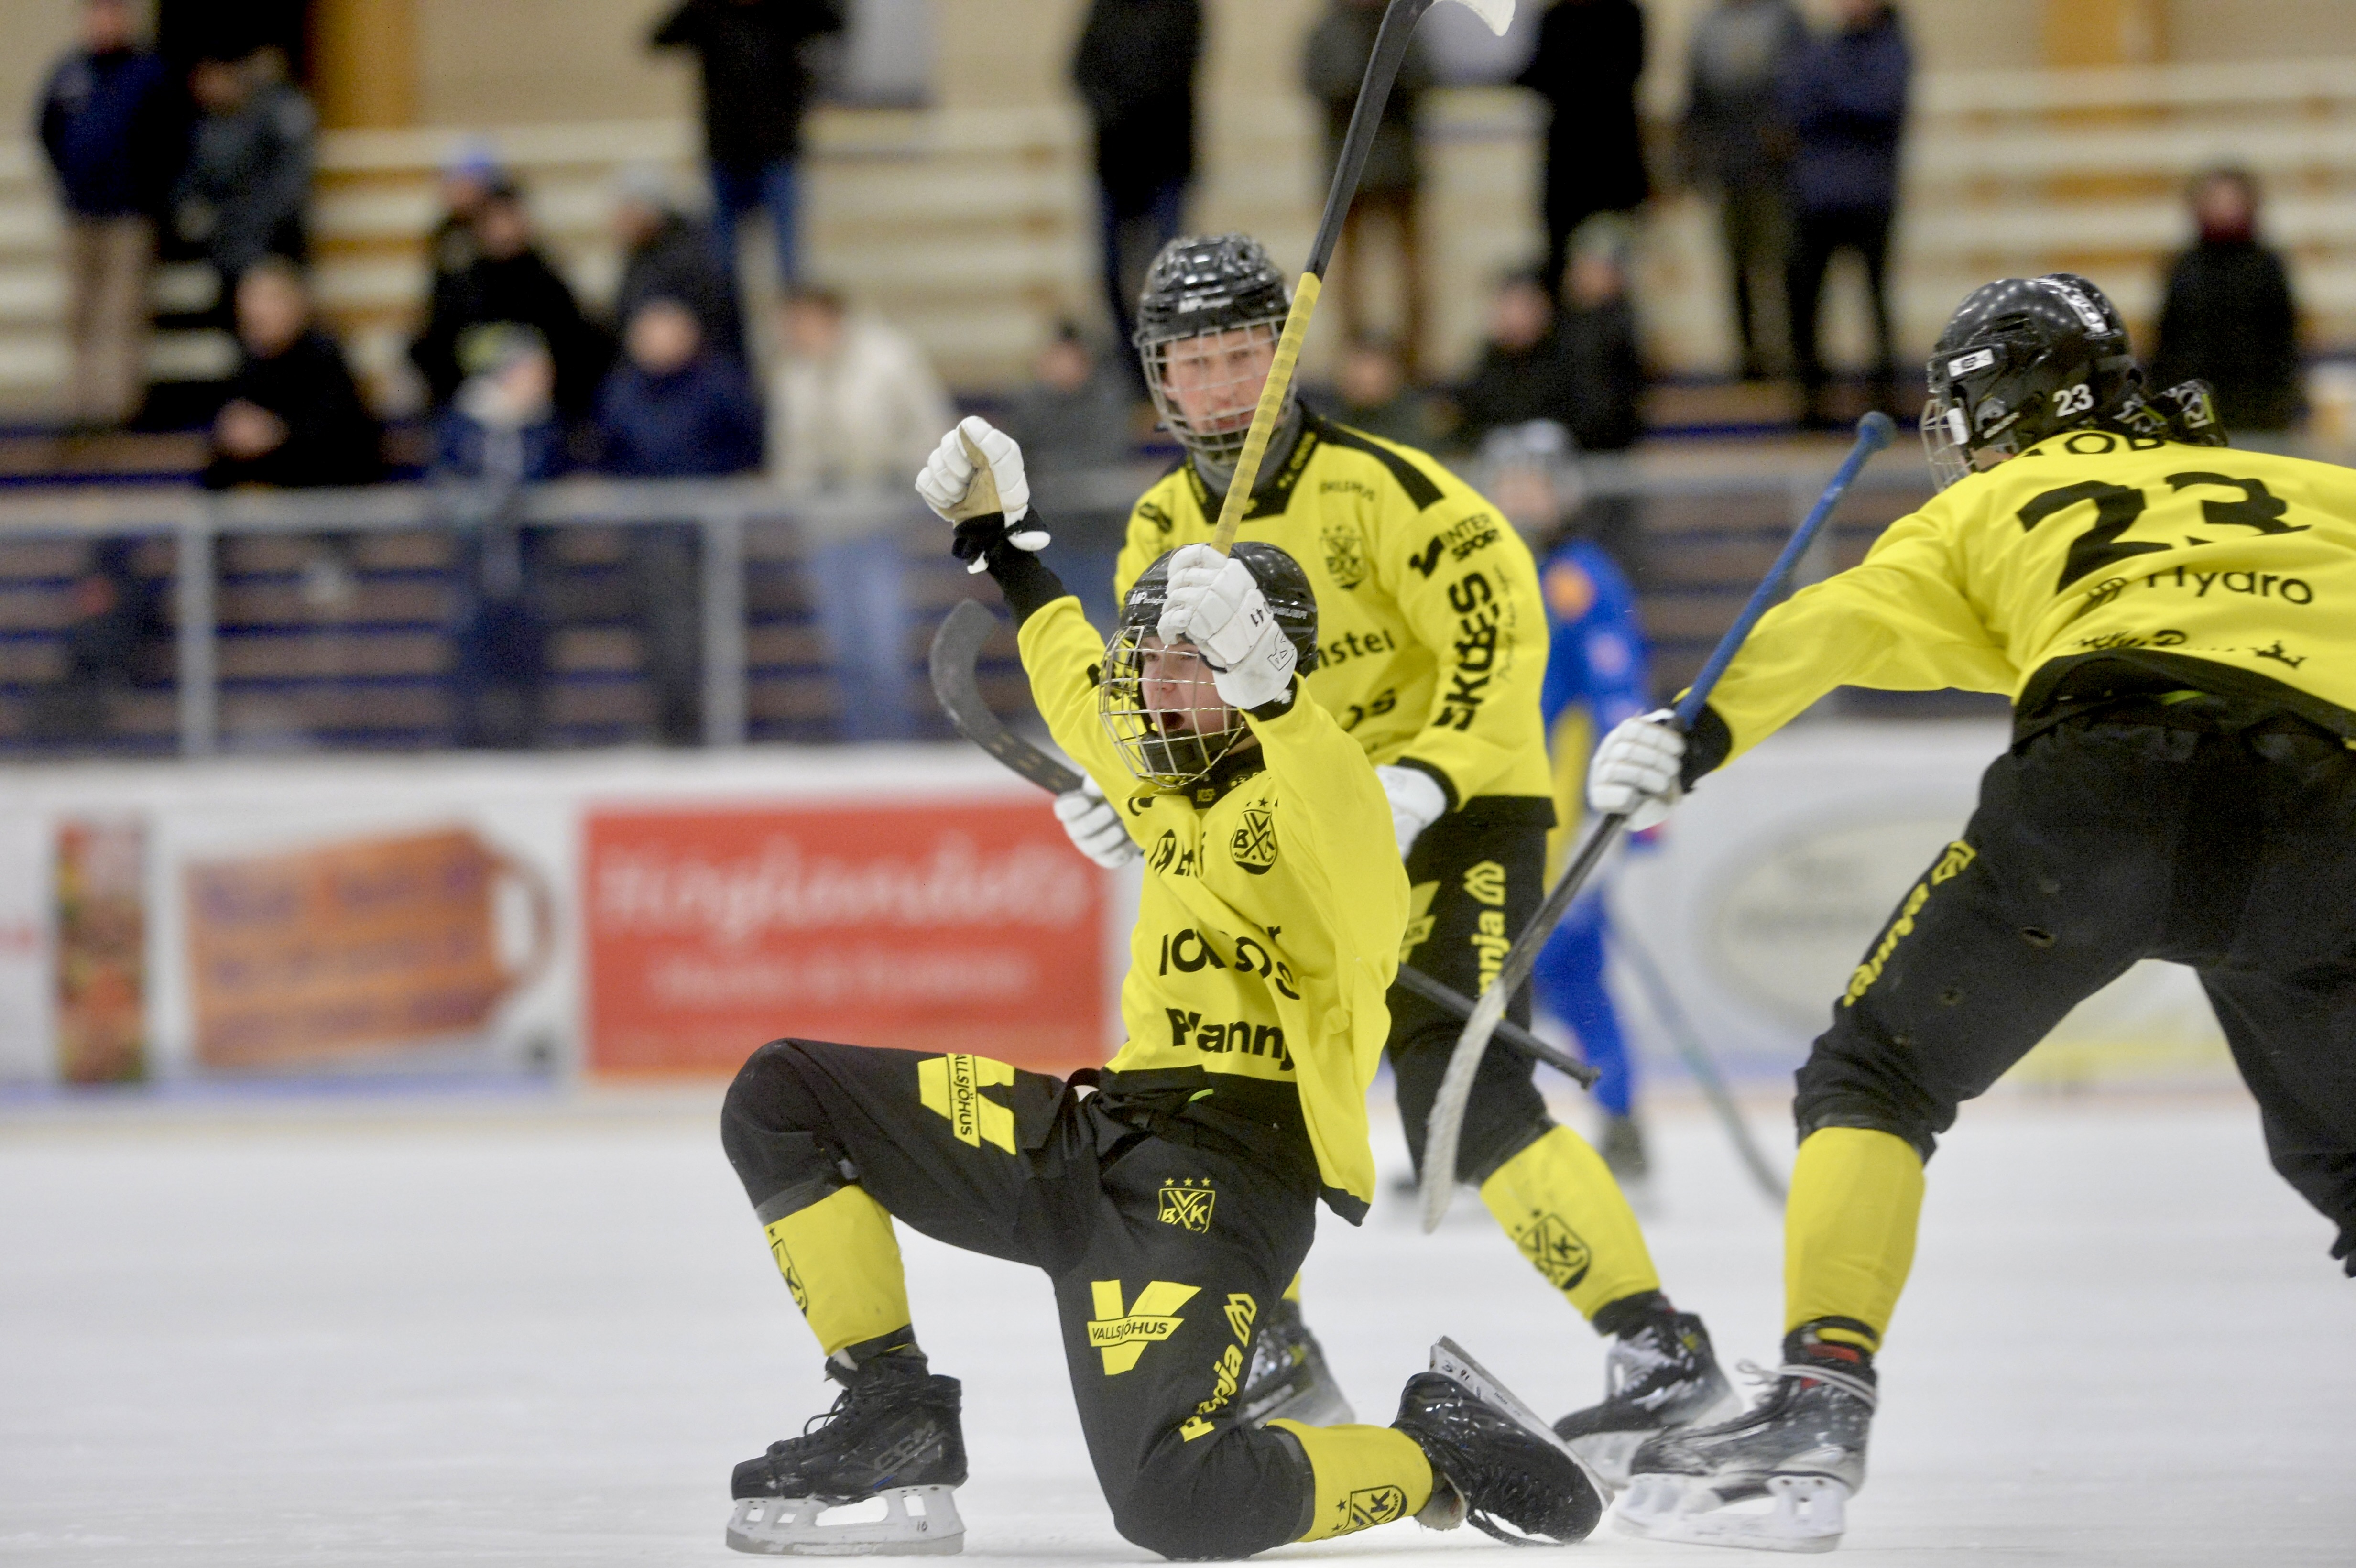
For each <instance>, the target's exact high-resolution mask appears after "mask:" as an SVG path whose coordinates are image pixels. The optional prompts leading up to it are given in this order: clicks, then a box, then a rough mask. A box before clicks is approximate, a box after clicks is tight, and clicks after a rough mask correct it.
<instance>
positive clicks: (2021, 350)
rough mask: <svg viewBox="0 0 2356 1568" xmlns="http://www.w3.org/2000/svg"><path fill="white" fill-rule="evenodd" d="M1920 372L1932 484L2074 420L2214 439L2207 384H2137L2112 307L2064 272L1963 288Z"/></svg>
mask: <svg viewBox="0 0 2356 1568" xmlns="http://www.w3.org/2000/svg"><path fill="white" fill-rule="evenodd" d="M1928 381H1929V391H1930V396H1929V398H1928V399H1927V400H1925V401H1924V402H1923V404H1922V450H1923V453H1924V454H1925V455H1926V456H1927V457H1928V458H1929V459H1930V464H1931V473H1932V476H1933V478H1934V479H1935V480H1936V481H1937V483H1938V485H1939V487H1940V488H1941V489H1943V490H1944V489H1945V488H1946V487H1947V486H1948V485H1953V484H1954V483H1955V482H1956V481H1957V480H1960V479H1962V478H1964V477H1965V475H1969V474H1970V473H1972V472H1973V471H1974V470H1975V469H1977V468H1983V467H1987V466H1988V465H1989V464H1990V462H1991V460H2000V459H2002V458H2006V457H2011V456H2016V455H2018V454H2019V453H2023V452H2026V451H2028V450H2029V448H2030V447H2032V446H2034V445H2036V444H2037V443H2039V442H2040V441H2043V440H2045V439H2046V438H2047V437H2048V436H2051V435H2053V434H2056V433H2057V432H2061V431H2065V430H2074V429H2078V428H2080V427H2082V426H2090V425H2091V426H2099V427H2104V428H2109V429H2115V430H2120V431H2124V432H2128V433H2132V434H2139V435H2152V436H2159V437H2165V438H2166V439H2169V440H2172V441H2180V442H2188V443H2195V444H2201V445H2222V443H2223V439H2224V438H2223V436H2222V434H2221V433H2220V432H2218V429H2217V422H2216V418H2215V415H2214V412H2213V411H2212V409H2211V404H2210V400H2209V390H2208V389H2207V387H2205V386H2203V385H2202V384H2201V383H2199V382H2186V383H2185V384H2184V385H2183V386H2180V387H2172V388H2170V389H2168V391H2166V392H2165V393H2162V394H2161V395H2160V396H2159V398H2158V400H2153V399H2150V398H2148V397H2147V395H2146V394H2145V391H2144V388H2143V372H2142V371H2141V370H2140V369H2138V368H2136V362H2135V357H2134V356H2133V354H2132V353H2130V352H2129V350H2128V347H2127V329H2126V322H2124V321H2122V320H2121V319H2120V317H2119V313H2118V309H2117V307H2116V306H2115V305H2113V304H2111V302H2110V299H2109V297H2108V296H2107V295H2105V294H2104V293H2103V291H2102V290H2101V289H2099V288H2096V287H2095V286H2094V284H2093V283H2089V282H2088V281H2087V280H2085V279H2084V278H2082V277H2079V276H2078V275H2077V274H2076V273H2074V272H2049V273H2047V274H2046V275H2045V276H2043V277H2040V278H2001V279H1998V280H1997V282H1995V283H1987V284H1984V285H1982V286H1981V287H1979V288H1977V289H1975V290H1973V291H1972V293H1970V295H1969V296H1967V297H1966V298H1965V301H1964V303H1963V304H1961V305H1959V306H1957V307H1956V310H1955V314H1954V315H1952V316H1950V317H1949V318H1948V319H1947V325H1946V327H1945V329H1944V331H1942V332H1941V333H1940V334H1939V341H1938V344H1937V346H1936V347H1934V348H1933V349H1932V351H1931V360H1930V364H1929V367H1928Z"/></svg>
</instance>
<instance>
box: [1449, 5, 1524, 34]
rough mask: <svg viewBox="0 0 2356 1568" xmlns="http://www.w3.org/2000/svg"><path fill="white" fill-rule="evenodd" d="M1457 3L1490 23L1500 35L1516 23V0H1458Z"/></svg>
mask: <svg viewBox="0 0 2356 1568" xmlns="http://www.w3.org/2000/svg"><path fill="white" fill-rule="evenodd" d="M1456 3H1457V4H1458V5H1462V6H1463V7H1464V8H1465V9H1466V10H1468V11H1470V12H1472V14H1473V15H1474V16H1478V17H1480V18H1481V20H1482V21H1483V22H1484V23H1486V24H1488V27H1489V30H1490V31H1491V32H1493V33H1494V34H1496V35H1497V36H1498V37H1501V38H1502V37H1505V29H1506V28H1508V27H1512V26H1513V25H1514V0H1456Z"/></svg>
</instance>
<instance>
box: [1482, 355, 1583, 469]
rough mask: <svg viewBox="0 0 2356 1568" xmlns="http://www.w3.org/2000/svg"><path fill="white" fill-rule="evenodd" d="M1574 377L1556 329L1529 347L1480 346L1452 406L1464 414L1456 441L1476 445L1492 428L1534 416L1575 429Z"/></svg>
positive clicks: (1518, 422)
mask: <svg viewBox="0 0 2356 1568" xmlns="http://www.w3.org/2000/svg"><path fill="white" fill-rule="evenodd" d="M1572 379H1573V378H1572V373H1571V366H1570V357H1569V354H1568V353H1566V352H1565V350H1564V347H1563V341H1562V337H1561V336H1560V334H1559V333H1558V331H1556V330H1554V329H1551V328H1550V329H1548V331H1547V335H1546V336H1544V337H1541V338H1539V339H1538V340H1537V342H1536V343H1534V344H1532V345H1531V346H1530V347H1527V348H1523V349H1514V348H1506V347H1501V346H1499V345H1498V344H1495V343H1489V344H1486V345H1483V347H1482V349H1481V357H1480V359H1479V360H1478V362H1476V363H1475V364H1474V365H1473V367H1472V375H1471V376H1469V377H1467V378H1466V379H1465V381H1464V384H1463V386H1462V387H1461V388H1460V389H1458V390H1457V394H1456V407H1457V411H1458V412H1459V413H1460V414H1462V424H1461V425H1460V426H1459V427H1458V430H1457V432H1456V439H1457V443H1458V444H1460V445H1462V446H1465V447H1468V448H1470V447H1477V446H1479V445H1480V444H1481V440H1482V438H1483V436H1485V435H1487V434H1488V433H1489V432H1491V431H1493V430H1503V429H1505V427H1506V426H1508V425H1517V424H1527V423H1529V422H1530V421H1532V420H1552V421H1555V423H1557V424H1558V425H1561V426H1562V427H1563V428H1564V429H1566V430H1570V429H1574V428H1575V427H1576V426H1577V424H1578V422H1579V408H1578V396H1577V392H1576V389H1575V388H1574V387H1573V385H1572Z"/></svg>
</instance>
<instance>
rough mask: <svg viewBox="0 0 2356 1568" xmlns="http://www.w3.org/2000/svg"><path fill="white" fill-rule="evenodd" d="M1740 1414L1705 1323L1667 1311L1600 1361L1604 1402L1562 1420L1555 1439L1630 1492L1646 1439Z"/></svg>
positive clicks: (1618, 1343)
mask: <svg viewBox="0 0 2356 1568" xmlns="http://www.w3.org/2000/svg"><path fill="white" fill-rule="evenodd" d="M1741 1413H1742V1396H1741V1395H1740V1394H1738V1393H1736V1392H1734V1385H1733V1384H1732V1383H1730V1382H1729V1381H1727V1377H1726V1374H1725V1373H1724V1372H1723V1371H1719V1365H1718V1357H1717V1356H1716V1355H1715V1354H1713V1353H1712V1352H1711V1350H1710V1348H1709V1331H1708V1329H1706V1328H1703V1327H1702V1326H1701V1319H1700V1318H1699V1317H1696V1316H1694V1314H1692V1313H1690V1312H1676V1311H1669V1310H1665V1309H1664V1310H1661V1311H1657V1312H1655V1313H1653V1314H1652V1315H1651V1316H1650V1317H1647V1318H1646V1319H1645V1321H1644V1327H1642V1328H1638V1329H1637V1330H1636V1331H1635V1332H1633V1333H1631V1334H1627V1335H1624V1336H1622V1337H1620V1338H1617V1339H1613V1340H1612V1349H1610V1350H1609V1351H1608V1352H1606V1353H1605V1355H1604V1358H1603V1402H1602V1403H1601V1404H1591V1405H1590V1406H1588V1407H1587V1408H1586V1409H1585V1410H1575V1411H1573V1412H1571V1413H1569V1415H1566V1416H1564V1417H1563V1418H1562V1419H1561V1420H1560V1421H1558V1422H1556V1423H1555V1424H1554V1433H1555V1435H1556V1436H1558V1437H1559V1438H1561V1439H1562V1440H1563V1441H1564V1442H1565V1443H1568V1444H1569V1445H1570V1448H1571V1452H1573V1453H1574V1454H1577V1455H1578V1456H1580V1458H1581V1459H1584V1460H1586V1461H1587V1466H1588V1468H1590V1469H1591V1470H1593V1471H1594V1472H1595V1474H1596V1475H1597V1477H1600V1478H1601V1480H1602V1482H1603V1484H1604V1485H1605V1486H1607V1487H1610V1488H1612V1489H1613V1490H1615V1491H1617V1490H1618V1489H1619V1488H1622V1487H1624V1486H1626V1485H1627V1484H1628V1461H1629V1459H1630V1458H1631V1457H1633V1456H1634V1454H1635V1452H1636V1449H1637V1446H1638V1445H1640V1444H1642V1443H1643V1442H1644V1440H1645V1439H1647V1438H1649V1437H1654V1436H1656V1435H1659V1434H1661V1433H1664V1432H1673V1431H1675V1430H1676V1429H1677V1428H1679V1427H1684V1426H1699V1425H1704V1424H1708V1423H1711V1422H1719V1421H1731V1420H1733V1419H1734V1418H1735V1417H1736V1416H1738V1415H1740V1414H1741Z"/></svg>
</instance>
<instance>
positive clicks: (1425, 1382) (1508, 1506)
mask: <svg viewBox="0 0 2356 1568" xmlns="http://www.w3.org/2000/svg"><path fill="white" fill-rule="evenodd" d="M1391 1424H1392V1425H1394V1426H1396V1427H1398V1429H1399V1430H1400V1431H1401V1432H1404V1433H1406V1434H1407V1435H1408V1436H1409V1437H1412V1438H1414V1439H1415V1441H1416V1444H1417V1445H1418V1446H1419V1447H1420V1448H1421V1449H1422V1450H1423V1452H1424V1456H1425V1457H1427V1458H1429V1459H1430V1461H1431V1482H1432V1485H1431V1500H1430V1502H1429V1503H1427V1504H1425V1505H1424V1507H1423V1509H1422V1510H1421V1511H1419V1513H1418V1514H1417V1515H1416V1519H1417V1520H1418V1521H1419V1522H1420V1523H1422V1524H1424V1525H1426V1526H1428V1527H1430V1528H1431V1529H1434V1530H1452V1529H1454V1528H1455V1527H1456V1526H1457V1525H1459V1524H1462V1523H1463V1522H1464V1521H1465V1520H1468V1519H1469V1520H1471V1521H1472V1527H1473V1528H1474V1529H1476V1530H1478V1531H1482V1532H1483V1534H1486V1535H1492V1536H1494V1537H1495V1538H1496V1539H1497V1540H1499V1541H1512V1542H1515V1543H1516V1544H1520V1545H1526V1546H1568V1545H1569V1544H1570V1543H1571V1542H1572V1541H1583V1540H1585V1539H1586V1538H1587V1536H1588V1534H1589V1533H1590V1531H1593V1530H1594V1529H1595V1524H1596V1520H1599V1519H1601V1517H1602V1514H1603V1491H1602V1488H1601V1486H1600V1485H1599V1484H1598V1483H1597V1481H1596V1479H1595V1477H1593V1476H1591V1475H1590V1474H1589V1473H1588V1470H1587V1467H1586V1466H1584V1465H1583V1464H1581V1463H1580V1459H1579V1456H1577V1455H1575V1454H1573V1453H1572V1452H1571V1451H1570V1450H1569V1448H1567V1447H1565V1446H1564V1445H1563V1444H1562V1442H1561V1440H1560V1439H1558V1438H1557V1437H1556V1436H1555V1435H1554V1434H1553V1433H1551V1432H1549V1431H1547V1426H1546V1423H1544V1422H1543V1421H1540V1420H1539V1419H1538V1418H1537V1415H1536V1414H1534V1413H1532V1412H1531V1410H1530V1407H1529V1406H1527V1405H1526V1404H1524V1403H1522V1402H1521V1401H1520V1400H1518V1399H1515V1397H1514V1395H1513V1394H1512V1393H1511V1392H1509V1391H1508V1390H1507V1389H1506V1388H1505V1385H1504V1384H1502V1383H1500V1382H1499V1381H1497V1380H1496V1379H1495V1378H1494V1377H1492V1376H1491V1375H1490V1374H1489V1373H1488V1371H1486V1370H1485V1369H1483V1367H1482V1365H1481V1364H1480V1363H1479V1362H1478V1361H1475V1360H1473V1359H1472V1357H1471V1356H1469V1355H1466V1354H1465V1353H1464V1349H1463V1348H1462V1346H1460V1345H1458V1344H1457V1343H1456V1342H1455V1341H1454V1340H1453V1339H1442V1340H1440V1343H1439V1344H1437V1345H1434V1346H1433V1347H1432V1348H1431V1370H1430V1371H1428V1372H1418V1373H1417V1374H1416V1375H1415V1376H1414V1377H1412V1378H1409V1379H1408V1385H1407V1389H1406V1392H1403V1393H1401V1394H1400V1395H1399V1413H1398V1420H1396V1421H1394V1422H1392V1423H1391Z"/></svg>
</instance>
